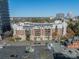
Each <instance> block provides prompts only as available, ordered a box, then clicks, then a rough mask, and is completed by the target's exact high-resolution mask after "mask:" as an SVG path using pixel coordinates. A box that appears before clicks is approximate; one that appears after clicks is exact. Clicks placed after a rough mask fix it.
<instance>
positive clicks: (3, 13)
mask: <svg viewBox="0 0 79 59" xmlns="http://www.w3.org/2000/svg"><path fill="white" fill-rule="evenodd" d="M10 30H11V27H10V18H9V9H8V0H0V34H2V33H4V32H6V31H10Z"/></svg>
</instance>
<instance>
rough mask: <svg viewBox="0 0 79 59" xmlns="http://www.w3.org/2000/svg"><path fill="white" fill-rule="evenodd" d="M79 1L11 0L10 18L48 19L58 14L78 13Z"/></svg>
mask: <svg viewBox="0 0 79 59" xmlns="http://www.w3.org/2000/svg"><path fill="white" fill-rule="evenodd" d="M78 5H79V0H9V9H10V16H13V17H15V16H16V17H48V16H55V15H56V13H64V14H67V13H68V12H70V11H71V12H72V13H73V15H76V16H77V15H79V13H78V10H79V8H78Z"/></svg>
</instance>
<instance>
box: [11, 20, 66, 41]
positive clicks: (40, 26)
mask: <svg viewBox="0 0 79 59" xmlns="http://www.w3.org/2000/svg"><path fill="white" fill-rule="evenodd" d="M12 27H13V31H14V36H19V37H21V38H22V40H32V41H44V40H52V39H55V38H54V36H53V33H54V32H57V34H58V35H59V37H61V36H64V35H66V30H67V23H66V22H65V21H61V20H56V21H55V22H53V23H32V22H24V23H18V24H13V25H12ZM59 37H58V38H59ZM56 38H57V37H56Z"/></svg>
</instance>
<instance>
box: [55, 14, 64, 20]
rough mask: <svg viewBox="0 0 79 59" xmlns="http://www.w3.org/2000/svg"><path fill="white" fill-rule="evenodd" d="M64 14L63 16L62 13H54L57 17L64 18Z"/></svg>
mask: <svg viewBox="0 0 79 59" xmlns="http://www.w3.org/2000/svg"><path fill="white" fill-rule="evenodd" d="M64 16H65V15H64V13H57V14H56V18H57V19H64Z"/></svg>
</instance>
